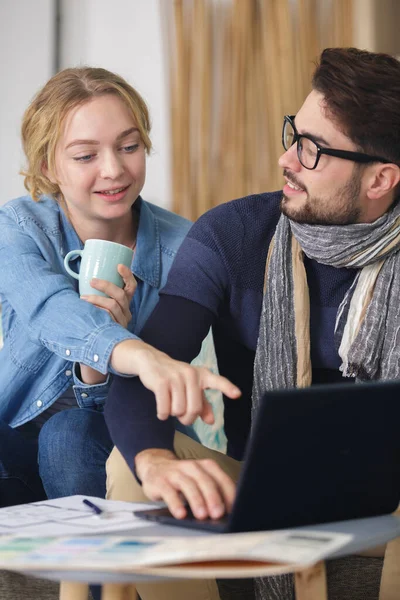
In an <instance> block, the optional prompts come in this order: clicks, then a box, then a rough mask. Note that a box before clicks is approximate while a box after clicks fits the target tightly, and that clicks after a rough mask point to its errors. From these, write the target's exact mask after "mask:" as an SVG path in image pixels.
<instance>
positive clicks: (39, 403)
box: [36, 400, 43, 408]
mask: <svg viewBox="0 0 400 600" xmlns="http://www.w3.org/2000/svg"><path fill="white" fill-rule="evenodd" d="M36 406H38V407H39V408H40V407H41V406H43V402H42V401H41V400H38V401H37V402H36Z"/></svg>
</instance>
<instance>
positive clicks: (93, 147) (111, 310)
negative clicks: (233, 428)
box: [0, 67, 238, 506]
mask: <svg viewBox="0 0 400 600" xmlns="http://www.w3.org/2000/svg"><path fill="white" fill-rule="evenodd" d="M149 131H150V120H149V114H148V110H147V107H146V105H145V103H144V101H143V99H142V98H141V97H140V95H139V94H138V93H137V92H136V91H135V90H134V89H133V88H132V87H131V86H130V85H129V84H128V83H127V82H126V81H125V80H124V79H122V78H121V77H119V76H118V75H116V74H114V73H111V72H109V71H106V70H104V69H100V68H88V67H84V68H73V69H66V70H64V71H62V72H60V73H58V74H57V75H56V76H54V77H53V78H52V79H50V81H49V82H48V83H47V84H46V85H45V86H44V87H43V89H42V90H40V91H39V93H38V94H37V95H36V97H35V98H34V99H33V101H32V103H31V104H30V106H29V107H28V109H27V111H26V113H25V115H24V118H23V123H22V142H23V147H24V151H25V154H26V159H27V166H26V170H25V172H24V175H25V186H26V188H27V190H28V192H29V195H27V196H24V197H22V198H18V199H16V200H12V201H11V202H9V203H8V204H6V205H5V206H3V207H2V209H1V210H0V273H1V276H0V301H1V304H2V320H3V329H4V346H3V348H2V350H1V352H0V384H1V390H2V393H1V400H0V440H1V442H0V505H2V506H6V505H10V504H14V503H20V502H25V501H33V500H38V499H41V498H43V497H45V495H47V496H48V497H55V496H60V495H69V494H75V493H84V494H90V495H96V496H104V495H105V462H106V460H107V457H108V454H109V453H110V452H111V449H112V442H111V439H110V437H109V434H108V431H107V428H106V426H105V423H104V418H103V406H104V403H105V401H106V397H107V392H108V388H109V385H110V379H111V378H112V374H113V373H119V374H121V375H126V376H132V375H138V376H139V377H140V379H141V381H142V382H143V384H144V385H145V386H146V387H148V388H149V389H151V390H152V391H153V392H154V393H155V395H156V400H157V412H158V414H159V417H160V418H161V419H165V418H167V417H168V416H169V415H170V414H174V415H177V416H178V417H179V419H180V420H181V422H182V423H183V424H186V425H187V424H189V423H190V422H192V421H193V419H194V418H195V416H196V415H198V414H200V415H201V416H202V417H203V419H204V420H205V421H208V422H212V420H213V416H212V411H211V409H210V406H209V405H208V403H207V402H206V401H205V398H204V394H203V390H204V389H205V388H207V387H214V388H216V389H219V390H221V391H222V392H224V393H225V394H228V395H232V396H234V395H235V394H236V395H237V394H238V391H237V389H236V388H235V387H234V386H232V385H231V384H230V383H229V382H228V381H227V380H226V379H224V378H222V377H219V376H218V375H215V374H212V373H211V372H210V371H208V370H207V369H204V368H201V367H200V368H197V367H196V368H195V367H191V366H189V365H187V364H185V363H181V362H178V361H174V360H172V359H170V358H169V357H168V356H167V355H165V354H163V353H162V352H159V351H158V350H156V349H154V348H152V347H151V346H149V345H148V344H145V343H144V342H142V341H141V340H140V339H139V338H138V334H139V333H140V330H141V328H142V327H143V324H144V323H145V321H146V320H147V318H148V316H149V315H150V313H151V312H152V310H153V308H154V306H155V304H156V303H157V300H158V290H159V289H160V288H161V287H162V286H163V285H164V283H165V281H166V276H167V273H168V271H169V268H170V266H171V264H172V261H173V258H174V256H175V254H176V251H177V249H178V248H179V246H180V244H181V242H182V240H183V238H184V236H185V234H186V233H187V231H188V229H189V227H190V223H189V222H188V221H186V220H185V219H183V218H181V217H179V216H177V215H175V214H173V213H170V212H168V211H165V210H163V209H161V208H159V207H157V206H154V205H152V204H150V203H148V202H145V201H144V200H143V199H142V198H141V196H140V192H141V190H142V187H143V184H144V181H145V174H146V155H147V154H148V153H149V151H150V149H151V141H150V138H149ZM90 238H99V239H105V240H109V241H114V242H118V243H120V244H124V245H126V246H128V247H130V248H132V249H133V250H134V258H133V262H132V267H131V269H128V268H127V267H124V266H123V265H120V266H119V272H120V275H121V276H122V278H123V280H124V283H125V285H124V289H123V290H121V289H120V288H118V287H116V286H114V285H113V284H111V283H107V282H105V281H102V280H93V281H92V286H93V287H94V288H96V289H98V290H102V291H104V292H106V294H107V295H108V296H109V298H105V297H99V296H88V297H86V298H84V299H81V298H80V297H79V294H78V291H77V285H76V281H75V280H73V279H72V278H71V277H70V276H69V275H67V274H66V272H65V269H64V266H63V260H64V256H65V255H66V254H67V252H68V251H69V250H71V249H76V248H82V247H83V244H84V243H85V241H86V240H87V239H90ZM67 409H68V410H67Z"/></svg>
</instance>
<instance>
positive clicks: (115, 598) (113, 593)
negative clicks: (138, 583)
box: [101, 583, 137, 600]
mask: <svg viewBox="0 0 400 600" xmlns="http://www.w3.org/2000/svg"><path fill="white" fill-rule="evenodd" d="M101 600H137V594H136V588H135V586H134V585H132V584H130V583H128V584H125V583H105V584H103V587H102V594H101Z"/></svg>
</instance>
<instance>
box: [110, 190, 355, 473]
mask: <svg viewBox="0 0 400 600" xmlns="http://www.w3.org/2000/svg"><path fill="white" fill-rule="evenodd" d="M280 198H281V192H275V193H268V194H259V195H257V196H249V197H246V198H242V199H240V200H234V201H232V202H228V203H226V204H223V205H221V206H218V207H216V208H214V209H212V210H210V211H208V212H207V213H205V214H204V215H203V216H202V217H200V219H199V220H198V221H197V222H196V223H195V224H194V225H193V227H192V228H191V229H190V231H189V233H188V235H187V237H186V239H185V240H184V242H183V244H182V246H181V247H180V250H179V252H178V254H177V256H176V259H175V261H174V264H173V266H172V268H171V271H170V273H169V276H168V281H167V284H166V286H165V287H164V289H163V290H161V292H160V300H159V302H158V304H157V306H156V308H155V309H154V312H153V313H152V315H151V316H150V318H149V320H148V321H147V323H146V325H145V326H144V328H143V330H142V332H141V338H142V339H143V340H144V341H146V342H148V343H150V344H152V345H153V346H155V347H157V348H159V349H160V350H163V351H164V352H166V353H167V354H169V355H170V356H172V357H173V358H177V359H179V360H183V361H186V362H190V361H191V360H192V359H193V358H194V357H195V356H197V354H198V352H199V350H200V346H201V342H202V340H203V339H204V337H205V336H206V334H207V332H208V329H209V327H210V326H212V327H213V334H214V341H215V349H216V354H217V359H218V367H219V371H220V373H221V374H222V375H225V377H227V378H228V379H230V380H231V381H232V382H233V383H235V384H236V385H237V386H238V387H239V388H240V389H241V390H242V397H241V398H240V399H239V400H230V399H228V398H224V405H225V410H224V420H225V432H226V435H227V438H228V453H229V454H230V455H231V456H233V457H235V458H238V459H240V458H241V457H242V454H243V451H244V446H245V443H246V440H247V436H248V433H249V429H250V407H251V390H252V386H253V363H254V356H255V350H256V345H257V339H258V329H259V320H260V314H261V304H262V294H263V281H264V272H265V261H266V257H267V252H268V247H269V244H270V241H271V239H272V236H273V235H274V231H275V228H276V225H277V222H278V220H279V217H280V210H279V201H280ZM305 267H306V273H307V279H308V285H309V291H310V314H311V317H310V321H311V322H310V331H311V361H312V365H313V383H316V382H318V383H321V382H324V381H336V380H340V379H341V374H340V371H339V370H338V368H339V365H340V359H339V356H338V354H337V350H336V348H335V344H334V339H333V331H334V325H335V318H336V313H337V309H338V306H339V304H340V302H341V301H342V299H343V297H344V295H345V293H346V291H347V290H348V288H349V287H350V285H351V284H352V282H353V279H354V277H355V274H356V271H355V270H350V269H335V268H333V267H329V266H326V265H322V264H319V263H317V262H316V261H313V260H309V259H307V258H306V259H305ZM105 417H106V420H107V424H108V426H109V429H110V432H111V436H112V438H113V441H114V443H115V444H116V446H117V447H118V448H119V450H120V451H121V453H122V454H123V456H124V458H125V459H126V460H127V462H128V464H129V465H130V466H131V467H132V466H133V458H134V456H135V455H136V454H137V453H138V452H140V451H141V450H144V449H146V448H167V449H172V448H173V435H174V426H173V422H172V419H170V420H168V421H159V420H158V419H157V416H156V409H155V399H154V395H153V394H152V393H151V392H149V391H148V390H147V389H146V388H145V387H144V386H143V385H142V384H141V382H140V380H139V379H137V378H134V379H125V378H122V377H115V379H114V382H113V384H112V386H111V390H110V394H109V397H108V401H107V403H106V410H105Z"/></svg>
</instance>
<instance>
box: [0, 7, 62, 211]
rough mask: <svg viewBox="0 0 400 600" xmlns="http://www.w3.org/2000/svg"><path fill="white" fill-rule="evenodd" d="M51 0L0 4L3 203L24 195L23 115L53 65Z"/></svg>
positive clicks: (0, 178)
mask: <svg viewBox="0 0 400 600" xmlns="http://www.w3.org/2000/svg"><path fill="white" fill-rule="evenodd" d="M53 23H54V2H53V0H0V82H1V83H0V86H1V93H0V204H4V202H7V200H9V199H10V198H13V197H16V196H19V195H21V194H23V193H25V188H24V185H23V178H22V177H21V175H18V171H19V170H20V169H21V167H22V166H23V154H22V150H21V146H20V142H19V129H20V123H21V117H22V114H23V112H24V110H25V108H26V106H27V105H28V103H29V101H30V99H31V98H32V96H33V95H34V93H35V92H36V90H37V89H38V88H39V87H40V86H41V85H43V83H45V82H46V81H47V79H48V78H49V77H50V76H51V74H52V67H53V55H54V53H53V31H54V28H53Z"/></svg>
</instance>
